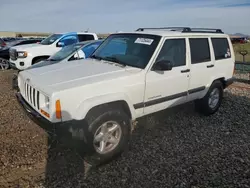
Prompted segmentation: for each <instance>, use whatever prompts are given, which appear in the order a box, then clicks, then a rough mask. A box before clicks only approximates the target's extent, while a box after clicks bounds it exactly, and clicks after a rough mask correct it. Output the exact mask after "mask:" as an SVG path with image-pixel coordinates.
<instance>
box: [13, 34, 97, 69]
mask: <svg viewBox="0 0 250 188" xmlns="http://www.w3.org/2000/svg"><path fill="white" fill-rule="evenodd" d="M87 40H98V37H97V35H96V34H95V33H84V32H83V33H77V32H70V33H55V34H52V35H50V36H49V37H47V38H45V39H44V40H43V41H41V42H40V43H37V44H26V45H22V46H15V47H12V48H10V50H9V54H10V66H11V67H12V68H13V69H18V70H24V69H26V68H28V67H30V66H31V65H33V64H35V63H38V62H40V61H42V60H45V59H48V58H49V57H50V56H51V55H53V54H55V53H56V52H58V51H59V50H61V49H62V47H64V46H68V45H71V44H75V43H78V42H82V41H87Z"/></svg>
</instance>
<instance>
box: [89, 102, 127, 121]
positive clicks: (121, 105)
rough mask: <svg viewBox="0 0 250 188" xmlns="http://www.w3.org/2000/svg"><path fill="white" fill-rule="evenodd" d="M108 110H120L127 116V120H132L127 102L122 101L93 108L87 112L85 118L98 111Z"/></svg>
mask: <svg viewBox="0 0 250 188" xmlns="http://www.w3.org/2000/svg"><path fill="white" fill-rule="evenodd" d="M108 109H122V110H123V111H124V112H125V113H126V114H127V115H128V117H129V118H132V114H131V112H130V109H129V106H128V104H127V102H126V101H124V100H119V101H114V102H109V103H104V104H100V105H98V106H95V107H93V108H91V109H90V110H89V111H88V113H87V114H86V116H88V115H89V114H92V113H96V112H100V111H107V110H108Z"/></svg>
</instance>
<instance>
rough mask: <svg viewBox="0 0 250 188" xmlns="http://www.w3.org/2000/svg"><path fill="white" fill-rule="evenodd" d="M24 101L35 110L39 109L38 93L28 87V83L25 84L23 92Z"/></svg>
mask: <svg viewBox="0 0 250 188" xmlns="http://www.w3.org/2000/svg"><path fill="white" fill-rule="evenodd" d="M24 95H25V99H26V100H27V101H28V102H29V103H30V104H31V105H32V106H33V107H34V108H36V109H38V110H39V109H40V106H39V95H40V92H39V91H38V90H36V89H35V88H33V87H32V86H30V85H29V84H28V83H25V91H24Z"/></svg>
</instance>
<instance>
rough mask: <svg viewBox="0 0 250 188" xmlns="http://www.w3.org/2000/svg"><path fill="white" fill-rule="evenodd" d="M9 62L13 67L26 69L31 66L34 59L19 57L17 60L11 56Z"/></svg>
mask: <svg viewBox="0 0 250 188" xmlns="http://www.w3.org/2000/svg"><path fill="white" fill-rule="evenodd" d="M9 62H10V66H11V68H12V69H16V70H25V69H27V68H28V67H30V66H31V62H32V59H31V57H26V58H17V59H15V60H13V59H11V58H10V59H9ZM21 63H23V65H21Z"/></svg>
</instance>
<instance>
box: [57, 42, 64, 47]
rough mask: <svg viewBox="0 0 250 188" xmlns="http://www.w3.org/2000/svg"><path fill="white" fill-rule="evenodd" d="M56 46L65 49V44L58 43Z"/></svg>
mask: <svg viewBox="0 0 250 188" xmlns="http://www.w3.org/2000/svg"><path fill="white" fill-rule="evenodd" d="M56 46H57V47H64V42H58V43H57V45H56Z"/></svg>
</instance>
